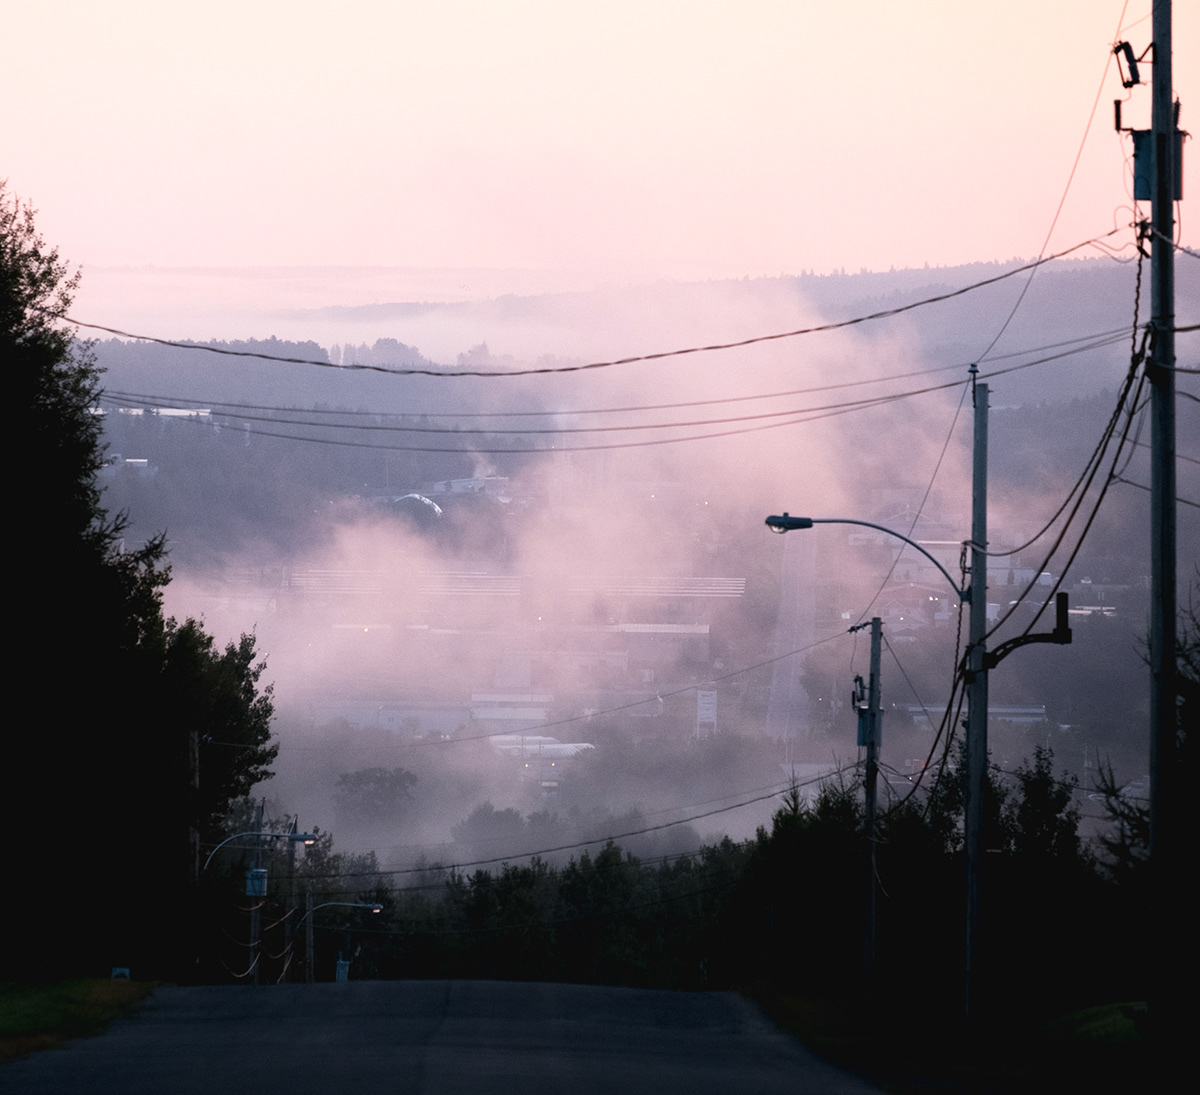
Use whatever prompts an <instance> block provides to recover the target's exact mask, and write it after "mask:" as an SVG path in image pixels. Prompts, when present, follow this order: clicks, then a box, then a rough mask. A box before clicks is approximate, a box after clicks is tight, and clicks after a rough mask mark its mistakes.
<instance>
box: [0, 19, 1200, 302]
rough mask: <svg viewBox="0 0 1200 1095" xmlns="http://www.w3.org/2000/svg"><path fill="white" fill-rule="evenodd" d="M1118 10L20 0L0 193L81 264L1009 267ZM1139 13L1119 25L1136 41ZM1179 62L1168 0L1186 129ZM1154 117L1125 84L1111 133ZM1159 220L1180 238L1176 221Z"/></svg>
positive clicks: (1192, 113)
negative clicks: (1126, 98)
mask: <svg viewBox="0 0 1200 1095" xmlns="http://www.w3.org/2000/svg"><path fill="white" fill-rule="evenodd" d="M1121 10H1122V4H1121V2H1120V0H1049V2H1048V0H1006V2H1005V3H1003V4H995V3H991V4H979V3H969V2H964V0H913V2H910V3H906V4H897V3H895V2H894V0H888V2H868V0H859V2H853V0H847V2H843V3H840V4H831V3H811V2H800V0H791V2H785V0H738V2H736V3H735V2H725V0H650V2H647V0H638V2H635V3H630V2H627V0H608V2H606V3H604V4H596V3H583V2H581V0H548V2H538V0H499V2H484V0H438V2H436V3H430V2H428V0H423V2H420V3H414V2H407V0H348V2H346V3H343V4H339V5H333V4H329V3H319V4H318V3H314V2H311V0H287V2H286V3H284V2H276V0H238V2H236V3H231V2H227V0H206V2H204V3H194V2H191V0H179V2H174V3H168V4H164V3H162V2H161V0H159V2H155V3H151V2H149V0H99V2H96V0H90V2H86V0H39V2H38V3H32V2H26V3H22V4H19V5H11V6H10V10H9V11H8V12H7V13H6V16H5V34H6V38H7V41H8V49H7V50H6V51H5V52H6V57H5V63H4V65H3V66H2V67H0V100H2V101H3V102H4V103H5V104H6V108H5V110H4V111H3V112H0V148H2V149H3V150H4V162H3V164H0V177H2V176H4V175H6V176H7V178H8V180H9V186H10V188H11V189H12V190H14V191H15V192H17V193H19V194H21V195H22V196H24V197H27V198H29V199H30V200H31V201H32V202H33V203H34V204H35V205H36V206H37V207H38V209H39V210H40V217H39V223H40V225H41V228H42V231H43V233H44V234H45V236H46V237H47V238H48V239H49V240H51V241H53V242H54V243H56V244H57V245H58V246H59V248H60V250H61V252H62V254H63V255H64V256H66V257H68V258H69V259H71V260H72V261H74V262H77V263H81V264H83V265H84V267H85V268H86V267H89V266H91V267H106V266H107V267H111V266H126V265H147V264H148V265H155V266H160V267H183V266H218V267H236V266H295V265H304V266H383V267H411V268H428V267H442V268H459V267H475V268H488V269H501V270H506V269H513V268H520V269H525V270H532V271H554V272H558V273H559V274H561V275H563V276H570V278H571V279H572V283H577V282H578V279H579V277H581V276H582V277H584V278H585V279H586V278H612V277H616V278H621V279H635V280H636V279H641V278H653V277H662V276H666V277H684V278H704V277H727V276H741V275H743V274H748V275H761V274H778V273H793V272H799V271H800V270H802V269H812V270H815V271H817V272H826V271H829V270H833V269H837V268H839V267H844V268H845V269H847V270H848V271H857V270H858V269H859V268H860V267H867V268H869V269H884V270H886V269H887V268H889V267H890V266H893V265H894V266H919V265H921V264H923V263H925V262H928V263H930V264H931V265H948V264H956V263H961V262H967V261H973V260H988V259H1006V258H1010V257H1012V256H1015V255H1021V256H1031V255H1033V254H1035V253H1037V251H1038V249H1039V248H1040V247H1041V245H1042V242H1043V239H1044V237H1045V235H1046V232H1047V230H1048V228H1049V226H1050V222H1051V218H1052V217H1053V214H1054V211H1055V208H1056V206H1057V204H1058V201H1059V198H1060V196H1061V194H1062V191H1063V187H1064V186H1065V184H1066V181H1067V177H1068V174H1069V172H1070V169H1071V164H1072V161H1073V159H1074V157H1075V153H1076V150H1077V148H1078V146H1079V142H1080V139H1081V137H1082V135H1083V132H1084V127H1085V125H1086V123H1087V120H1088V116H1089V112H1090V110H1091V107H1092V101H1093V98H1094V96H1095V95H1096V91H1097V87H1098V86H1099V83H1100V78H1101V74H1102V73H1103V71H1104V67H1105V63H1106V60H1107V58H1108V54H1109V50H1110V47H1111V43H1112V41H1113V37H1114V32H1115V31H1116V29H1117V23H1118V18H1119V16H1120V14H1121ZM1149 10H1150V5H1149V2H1148V0H1130V3H1129V5H1128V10H1127V12H1126V15H1125V19H1124V23H1125V25H1126V27H1127V30H1126V31H1125V33H1124V35H1123V36H1125V37H1128V38H1129V39H1130V40H1131V42H1132V43H1133V44H1134V47H1135V49H1137V50H1138V51H1139V52H1140V51H1141V49H1142V48H1144V46H1145V45H1146V43H1147V42H1148V40H1149V36H1150V22H1149V19H1145V18H1144V17H1145V16H1147V15H1148V13H1149ZM1139 20H1141V21H1140V22H1139ZM1198 67H1200V4H1197V3H1195V2H1194V0H1193V2H1177V3H1176V4H1175V86H1176V89H1177V92H1178V93H1179V94H1180V95H1181V96H1182V98H1183V125H1184V127H1185V128H1187V127H1188V125H1189V123H1190V124H1191V126H1192V128H1194V129H1197V130H1200V120H1198V119H1200V78H1198V73H1197V68H1198ZM1123 94H1124V93H1123V92H1122V91H1121V88H1120V85H1119V82H1118V80H1117V76H1116V69H1115V65H1114V66H1112V67H1110V69H1109V74H1108V78H1107V81H1106V83H1105V85H1104V90H1103V92H1102V94H1101V97H1100V104H1099V107H1098V109H1097V112H1096V117H1095V120H1094V122H1093V125H1092V131H1091V134H1090V136H1089V138H1088V141H1087V144H1086V147H1085V150H1084V154H1083V157H1082V160H1081V163H1080V166H1079V170H1078V173H1077V175H1076V178H1075V181H1074V184H1073V186H1072V189H1071V193H1070V195H1069V197H1068V199H1067V202H1066V206H1065V209H1064V211H1063V214H1062V216H1061V219H1060V221H1059V224H1058V227H1057V228H1056V230H1055V233H1054V237H1053V240H1052V248H1051V249H1055V248H1056V247H1064V246H1069V245H1070V244H1073V243H1076V242H1079V241H1081V240H1084V239H1087V238H1089V237H1091V236H1095V235H1098V234H1100V233H1102V232H1105V231H1107V230H1108V229H1110V228H1111V227H1113V225H1114V223H1126V222H1128V220H1129V219H1130V212H1129V199H1128V196H1127V192H1128V168H1127V166H1126V165H1125V163H1124V162H1123V153H1124V152H1125V151H1127V150H1128V142H1127V140H1126V142H1125V143H1124V145H1123V144H1122V142H1121V140H1119V139H1118V137H1117V136H1116V135H1115V134H1114V133H1113V129H1112V100H1113V99H1114V98H1115V97H1118V96H1119V95H1123ZM1148 111H1149V90H1148V89H1136V90H1135V91H1134V93H1133V95H1132V99H1131V103H1130V105H1129V106H1128V107H1127V110H1126V119H1127V123H1128V122H1132V123H1133V124H1139V125H1144V124H1148ZM1197 155H1200V153H1197V151H1196V145H1195V144H1194V143H1192V144H1190V145H1189V146H1188V154H1187V158H1188V160H1189V162H1190V163H1191V164H1194V163H1195V162H1196V160H1195V157H1196V156H1197ZM1193 189H1194V188H1193ZM1183 224H1184V232H1185V235H1184V241H1185V243H1186V242H1189V232H1191V239H1192V240H1194V239H1195V238H1196V237H1195V235H1194V232H1192V231H1191V229H1190V225H1189V217H1188V215H1187V203H1185V204H1184V218H1183ZM484 282H486V283H487V286H488V290H489V291H496V285H502V284H503V278H500V279H499V281H497V280H496V279H494V278H492V279H481V280H480V285H481V286H483V285H484ZM521 284H522V283H521V282H520V281H519V279H514V281H513V286H514V288H517V289H518V290H519V289H520V286H521ZM447 292H449V290H447ZM297 303H298V304H302V305H305V306H306V305H309V304H311V303H312V302H311V301H309V300H307V299H306V300H303V301H298V302H297ZM110 318H112V317H110Z"/></svg>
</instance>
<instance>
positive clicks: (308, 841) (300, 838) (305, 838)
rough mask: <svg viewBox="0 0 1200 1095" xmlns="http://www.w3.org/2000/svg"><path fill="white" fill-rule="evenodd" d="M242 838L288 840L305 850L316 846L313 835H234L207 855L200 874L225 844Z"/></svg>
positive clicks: (254, 833) (256, 833)
mask: <svg viewBox="0 0 1200 1095" xmlns="http://www.w3.org/2000/svg"><path fill="white" fill-rule="evenodd" d="M244 836H253V837H265V838H266V839H268V840H290V841H293V842H295V843H299V844H303V845H304V846H305V847H306V848H310V847H312V845H314V844H316V842H317V837H316V835H315V834H314V833H263V832H249V833H234V834H233V836H230V837H226V838H225V839H224V840H222V841H221V843H220V844H218V845H217V846H216V847H215V848H214V849H213V850H212V851H211V852H209V853H208V858H207V859H206V860H205V861H204V866H203V867H201V868H200V873H201V874H203V873H204V872H205V871H207V870H208V865H209V864H210V863H211V862H212V861H213V856H215V855H216V854H217V852H219V851H220V850H221V849H222V848H224V847H225V845H226V844H231V843H233V841H235V840H240V839H241V838H242V837H244Z"/></svg>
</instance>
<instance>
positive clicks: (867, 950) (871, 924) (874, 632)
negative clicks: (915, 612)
mask: <svg viewBox="0 0 1200 1095" xmlns="http://www.w3.org/2000/svg"><path fill="white" fill-rule="evenodd" d="M813 525H859V526H861V527H863V528H870V529H875V530H876V531H878V532H882V533H885V534H886V535H888V536H894V537H895V538H896V539H897V540H903V541H904V543H906V544H908V545H909V547H912V548H915V549H916V550H917V551H919V552H920V553H921V554H922V555H924V556H925V558H926V559H928V560H929V561H930V562H931V563H932V564H933V565H934V566H935V567H937V569H938V570H939V571H940V572H941V574H942V577H944V578H945V579H946V581H947V582H949V583H950V588H951V589H952V590H954V593H955V595H956V596H957V597H958V598H959V600H961V601H963V602H969V601H970V600H971V587H970V586H967V587H965V588H960V587H959V584H958V583H957V582H956V581H955V580H954V579H953V578H951V577H950V574H949V572H948V571H947V570H946V568H945V567H944V566H942V564H941V563H939V562H938V561H937V560H936V559H935V558H934V557H933V556H932V555H930V554H929V552H928V551H926V550H925V549H924V548H923V547H921V545H920V544H918V543H917V542H916V541H915V540H911V539H909V538H908V537H907V536H905V535H904V534H903V533H901V532H897V531H896V530H895V529H890V528H888V527H887V526H885V525H877V524H875V523H874V522H873V521H858V520H855V519H854V518H850V517H793V516H792V515H791V514H789V513H782V514H778V515H772V516H770V517H768V518H767V519H766V526H767V528H769V529H770V530H771V531H772V532H778V533H784V532H792V531H794V530H796V529H808V528H812V527H813ZM851 630H852V631H855V630H857V627H854V628H851ZM879 638H880V620H879V617H878V616H876V617H875V618H874V619H873V620H872V621H871V680H870V690H871V693H870V695H871V700H870V705H869V710H870V711H871V713H872V714H871V718H872V720H877V719H878V718H879V713H878V707H879ZM984 717H985V718H986V716H984ZM971 718H972V716H971V715H970V714H968V720H970V719H971ZM860 744H861V742H860ZM866 745H867V770H866V778H865V780H864V786H863V791H864V796H865V803H864V806H865V811H866V820H867V846H868V864H867V880H866V916H865V920H866V924H865V932H864V935H865V938H864V948H863V953H864V961H863V967H864V972H865V974H866V977H867V980H868V981H872V980H874V977H875V886H876V881H875V843H876V833H875V779H876V771H877V764H878V761H877V759H876V758H877V751H878V748H879V728H878V723H877V721H872V723H871V726H870V730H869V732H868V735H867V741H866Z"/></svg>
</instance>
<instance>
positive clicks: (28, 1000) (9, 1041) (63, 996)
mask: <svg viewBox="0 0 1200 1095" xmlns="http://www.w3.org/2000/svg"><path fill="white" fill-rule="evenodd" d="M155 987H156V985H155V984H153V983H143V982H137V981H104V980H100V979H99V978H96V979H86V980H78V981H59V982H57V983H55V984H51V985H18V984H12V983H5V984H0V1061H12V1060H16V1059H17V1058H20V1057H27V1056H28V1055H29V1054H30V1053H33V1052H35V1051H36V1050H39V1049H49V1048H51V1047H52V1046H56V1045H59V1044H61V1043H62V1042H65V1041H67V1040H68V1039H69V1038H86V1037H89V1036H90V1035H94V1034H99V1033H100V1032H101V1031H103V1030H104V1029H105V1027H107V1026H108V1024H109V1023H111V1022H112V1021H113V1020H114V1019H118V1018H120V1017H121V1016H123V1015H127V1014H128V1013H129V1012H131V1011H132V1010H133V1009H134V1008H136V1007H137V1005H138V1004H140V1003H141V1002H142V1001H143V1000H144V999H145V998H146V997H147V996H149V995H150V993H152V992H153V991H154V989H155Z"/></svg>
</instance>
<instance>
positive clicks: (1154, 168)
mask: <svg viewBox="0 0 1200 1095" xmlns="http://www.w3.org/2000/svg"><path fill="white" fill-rule="evenodd" d="M1153 34H1154V65H1153V71H1154V76H1153V85H1152V89H1151V94H1152V99H1151V117H1150V125H1151V138H1150V142H1151V148H1150V157H1151V158H1150V179H1151V194H1150V202H1151V207H1150V223H1151V236H1150V341H1149V351H1148V354H1147V357H1146V379H1147V380H1148V381H1149V383H1150V423H1151V425H1150V445H1151V449H1152V453H1151V466H1150V554H1151V559H1150V587H1151V588H1150V721H1151V727H1150V733H1151V741H1150V872H1151V888H1152V889H1151V926H1150V934H1151V946H1152V947H1153V948H1154V951H1155V953H1154V955H1153V972H1152V983H1151V994H1150V1008H1151V1019H1152V1021H1153V1023H1154V1027H1155V1029H1156V1031H1157V1032H1158V1033H1159V1034H1161V1035H1162V1036H1163V1040H1164V1042H1166V1041H1167V1040H1169V1039H1171V1038H1172V1036H1173V1033H1174V1032H1173V1031H1172V1029H1171V1028H1172V1027H1173V1025H1174V1020H1175V1019H1176V1018H1178V1010H1177V1009H1178V1007H1179V1004H1180V999H1179V997H1178V995H1177V994H1176V993H1175V992H1174V991H1172V990H1173V988H1174V987H1175V986H1176V985H1177V983H1178V982H1177V974H1175V972H1174V971H1175V970H1176V969H1177V967H1178V956H1177V948H1178V946H1179V942H1180V938H1181V936H1180V934H1179V930H1180V929H1181V928H1182V927H1183V924H1182V922H1181V917H1180V912H1179V910H1180V907H1181V905H1180V901H1181V897H1182V889H1181V879H1182V877H1183V876H1184V875H1186V874H1189V873H1190V872H1189V871H1188V870H1187V864H1185V863H1184V862H1183V861H1182V859H1181V856H1180V843H1181V834H1180V832H1179V820H1180V817H1181V811H1180V809H1179V782H1180V781H1179V773H1178V763H1177V757H1176V754H1177V747H1176V721H1177V718H1178V716H1177V714H1176V695H1177V687H1176V672H1177V670H1176V664H1175V657H1176V650H1175V626H1176V570H1175V568H1176V557H1175V242H1174V241H1175V214H1174V201H1175V199H1176V197H1177V195H1176V193H1175V179H1176V170H1177V166H1176V163H1175V157H1176V155H1177V151H1178V150H1179V148H1180V147H1181V146H1180V145H1179V144H1177V142H1176V136H1175V131H1176V128H1177V126H1176V104H1174V103H1173V102H1172V101H1171V3H1170V0H1155V3H1154V21H1153ZM1178 196H1179V197H1182V195H1181V194H1180V195H1178Z"/></svg>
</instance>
